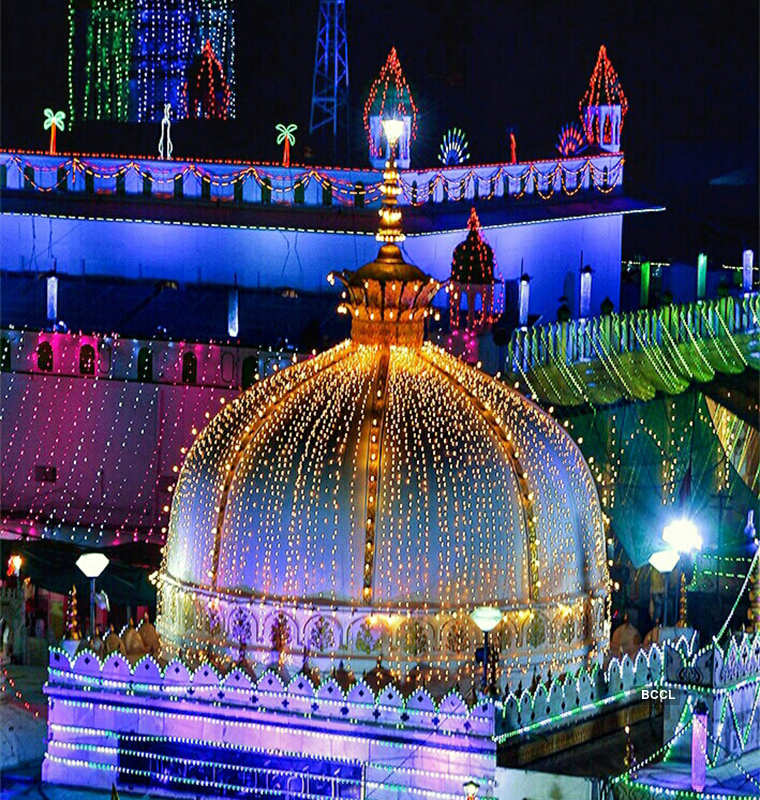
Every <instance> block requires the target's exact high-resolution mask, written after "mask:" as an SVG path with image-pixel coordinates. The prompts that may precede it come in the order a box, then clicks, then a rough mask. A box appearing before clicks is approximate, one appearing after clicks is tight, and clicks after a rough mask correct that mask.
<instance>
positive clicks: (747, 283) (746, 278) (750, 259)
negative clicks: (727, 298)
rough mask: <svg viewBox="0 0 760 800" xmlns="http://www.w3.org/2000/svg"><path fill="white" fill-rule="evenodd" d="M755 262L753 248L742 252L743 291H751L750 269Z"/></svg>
mask: <svg viewBox="0 0 760 800" xmlns="http://www.w3.org/2000/svg"><path fill="white" fill-rule="evenodd" d="M754 262H755V253H754V251H753V250H745V251H744V252H743V253H742V289H743V290H744V291H745V292H751V291H752V269H753V267H754Z"/></svg>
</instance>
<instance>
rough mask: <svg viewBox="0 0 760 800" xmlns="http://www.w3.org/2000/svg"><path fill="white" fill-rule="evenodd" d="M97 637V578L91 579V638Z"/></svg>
mask: <svg viewBox="0 0 760 800" xmlns="http://www.w3.org/2000/svg"><path fill="white" fill-rule="evenodd" d="M94 635H95V578H90V638H92V637H93V636H94Z"/></svg>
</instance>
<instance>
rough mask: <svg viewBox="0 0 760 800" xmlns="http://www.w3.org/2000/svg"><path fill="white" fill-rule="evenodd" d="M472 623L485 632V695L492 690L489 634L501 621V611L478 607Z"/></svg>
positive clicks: (473, 613)
mask: <svg viewBox="0 0 760 800" xmlns="http://www.w3.org/2000/svg"><path fill="white" fill-rule="evenodd" d="M470 617H471V619H472V621H473V622H474V623H475V624H476V625H477V626H478V627H479V628H480V630H481V631H483V694H486V693H487V692H488V690H489V689H490V685H489V674H488V668H489V664H488V661H489V659H488V634H489V632H490V631H492V630H493V629H494V628H495V627H496V626H497V625H498V624H499V622H500V621H501V617H502V614H501V611H499V609H498V608H494V607H493V606H478V607H477V608H476V609H475V610H474V611H473V612H472V614H470Z"/></svg>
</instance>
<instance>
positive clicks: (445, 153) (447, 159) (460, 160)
mask: <svg viewBox="0 0 760 800" xmlns="http://www.w3.org/2000/svg"><path fill="white" fill-rule="evenodd" d="M468 147H469V145H468V143H467V136H466V135H465V133H464V131H463V130H462V129H461V128H449V130H447V131H446V133H444V135H443V141H442V142H441V146H440V148H439V150H438V160H439V161H440V162H441V164H443V165H444V166H446V167H449V166H455V165H458V164H464V162H465V161H469V158H470V153H469V150H468Z"/></svg>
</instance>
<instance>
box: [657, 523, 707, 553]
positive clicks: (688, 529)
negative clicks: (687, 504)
mask: <svg viewBox="0 0 760 800" xmlns="http://www.w3.org/2000/svg"><path fill="white" fill-rule="evenodd" d="M662 538H663V539H664V540H665V542H666V543H667V544H669V545H670V546H671V547H672V548H674V549H675V550H677V551H678V552H679V553H691V552H693V551H695V550H700V549H701V548H702V537H701V536H700V535H699V531H698V530H697V526H696V525H695V524H694V523H693V522H692V521H691V520H690V519H687V518H686V517H681V519H676V520H673V521H672V522H670V523H668V524H667V525H666V526H665V527H664V528H663V531H662Z"/></svg>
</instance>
